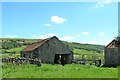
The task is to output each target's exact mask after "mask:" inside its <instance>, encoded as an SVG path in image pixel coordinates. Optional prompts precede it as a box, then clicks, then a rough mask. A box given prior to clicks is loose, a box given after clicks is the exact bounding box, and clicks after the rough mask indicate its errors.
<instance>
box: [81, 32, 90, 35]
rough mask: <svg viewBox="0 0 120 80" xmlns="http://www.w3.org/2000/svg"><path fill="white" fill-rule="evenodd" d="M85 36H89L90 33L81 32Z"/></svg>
mask: <svg viewBox="0 0 120 80" xmlns="http://www.w3.org/2000/svg"><path fill="white" fill-rule="evenodd" d="M81 34H83V35H89V32H81Z"/></svg>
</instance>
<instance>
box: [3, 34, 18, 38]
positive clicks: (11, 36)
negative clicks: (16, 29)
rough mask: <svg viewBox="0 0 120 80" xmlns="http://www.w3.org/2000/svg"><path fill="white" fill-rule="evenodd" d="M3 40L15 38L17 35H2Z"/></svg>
mask: <svg viewBox="0 0 120 80" xmlns="http://www.w3.org/2000/svg"><path fill="white" fill-rule="evenodd" d="M2 37H3V38H17V35H14V34H12V35H2Z"/></svg>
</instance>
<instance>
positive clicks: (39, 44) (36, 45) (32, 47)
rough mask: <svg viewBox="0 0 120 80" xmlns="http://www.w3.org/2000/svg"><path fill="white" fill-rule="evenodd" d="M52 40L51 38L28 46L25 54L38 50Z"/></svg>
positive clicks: (24, 50)
mask: <svg viewBox="0 0 120 80" xmlns="http://www.w3.org/2000/svg"><path fill="white" fill-rule="evenodd" d="M54 37H55V36H54ZM52 38H53V37H52ZM50 39H51V38H47V39H43V40H39V41H38V42H34V43H32V44H30V45H28V46H27V47H26V48H24V49H23V52H29V51H33V50H35V49H36V48H38V47H39V46H41V45H42V44H43V43H45V42H47V41H48V40H50Z"/></svg>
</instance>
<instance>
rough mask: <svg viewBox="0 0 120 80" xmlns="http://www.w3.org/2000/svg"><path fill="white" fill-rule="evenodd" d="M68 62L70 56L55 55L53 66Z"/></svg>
mask: <svg viewBox="0 0 120 80" xmlns="http://www.w3.org/2000/svg"><path fill="white" fill-rule="evenodd" d="M69 62H70V54H55V58H54V63H55V64H68V63H69Z"/></svg>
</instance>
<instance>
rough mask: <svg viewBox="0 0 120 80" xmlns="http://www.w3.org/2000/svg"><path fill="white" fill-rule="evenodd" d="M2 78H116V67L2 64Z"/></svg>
mask: <svg viewBox="0 0 120 80" xmlns="http://www.w3.org/2000/svg"><path fill="white" fill-rule="evenodd" d="M2 77H3V78H117V77H118V69H117V68H100V67H96V66H89V65H80V64H68V65H65V66H62V65H51V64H42V66H41V67H37V66H36V65H31V64H22V65H16V64H10V63H9V64H4V65H3V66H2Z"/></svg>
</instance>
